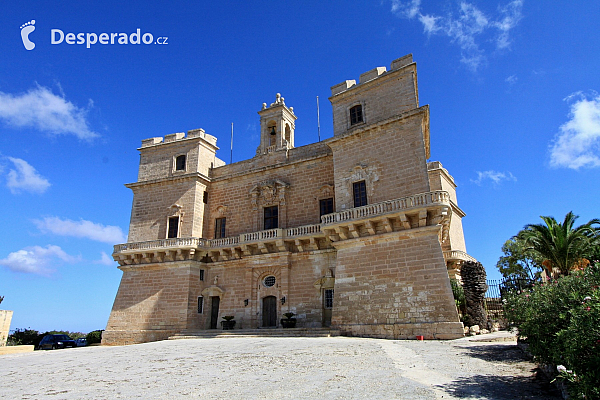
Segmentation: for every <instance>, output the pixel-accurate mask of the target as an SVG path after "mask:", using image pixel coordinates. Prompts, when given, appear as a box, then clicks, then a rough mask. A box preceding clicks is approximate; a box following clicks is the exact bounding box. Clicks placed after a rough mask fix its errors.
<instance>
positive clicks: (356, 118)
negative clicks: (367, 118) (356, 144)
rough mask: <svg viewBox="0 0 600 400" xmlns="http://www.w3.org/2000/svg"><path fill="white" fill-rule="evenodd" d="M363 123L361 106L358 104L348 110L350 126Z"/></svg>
mask: <svg viewBox="0 0 600 400" xmlns="http://www.w3.org/2000/svg"><path fill="white" fill-rule="evenodd" d="M361 122H364V119H363V111H362V105H360V104H358V105H356V106H354V107H352V108H351V109H350V125H356V124H358V123H361Z"/></svg>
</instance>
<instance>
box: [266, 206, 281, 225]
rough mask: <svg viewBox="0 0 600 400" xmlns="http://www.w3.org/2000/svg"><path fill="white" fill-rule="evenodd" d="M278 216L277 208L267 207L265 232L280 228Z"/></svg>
mask: <svg viewBox="0 0 600 400" xmlns="http://www.w3.org/2000/svg"><path fill="white" fill-rule="evenodd" d="M278 214H279V213H278V208H277V206H273V207H265V227H264V229H265V230H267V229H275V228H278V227H279V218H278Z"/></svg>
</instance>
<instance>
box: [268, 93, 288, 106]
mask: <svg viewBox="0 0 600 400" xmlns="http://www.w3.org/2000/svg"><path fill="white" fill-rule="evenodd" d="M279 105H285V102H284V98H283V97H281V93H277V94H276V95H275V103H271V107H273V106H279Z"/></svg>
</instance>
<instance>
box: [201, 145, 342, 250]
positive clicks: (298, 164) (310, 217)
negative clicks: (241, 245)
mask: <svg viewBox="0 0 600 400" xmlns="http://www.w3.org/2000/svg"><path fill="white" fill-rule="evenodd" d="M294 150H295V149H294ZM222 168H225V167H222ZM222 168H219V169H222ZM215 174H217V171H215ZM232 175H233V174H232ZM217 176H218V175H217ZM274 179H277V180H279V181H281V182H283V183H285V184H286V185H288V187H286V188H285V194H284V201H282V200H281V199H280V197H279V194H280V193H276V195H275V197H276V198H275V199H274V201H272V202H269V203H268V204H267V203H266V201H265V200H264V199H263V198H261V197H260V196H259V198H258V201H257V204H256V206H253V204H252V196H251V193H250V191H251V190H252V189H253V188H254V187H255V186H256V185H257V184H259V183H261V182H267V181H269V180H274ZM327 197H334V193H333V159H332V157H331V155H328V154H322V155H320V156H317V157H313V158H309V159H305V160H303V161H295V162H287V163H281V164H275V165H273V166H272V167H271V168H266V169H258V170H249V171H246V173H244V174H242V173H238V174H235V175H233V176H231V177H227V176H222V175H221V177H220V178H219V179H215V180H214V181H213V182H212V183H211V185H210V188H209V201H208V210H209V211H208V217H207V218H205V225H204V231H205V232H206V236H205V237H207V238H214V237H215V236H214V229H215V219H216V218H222V217H225V218H226V236H235V235H239V234H241V233H246V232H255V231H259V230H262V229H263V207H264V206H265V205H278V207H279V228H288V227H295V226H302V225H311V224H318V223H320V221H321V220H320V214H319V200H320V199H322V198H327Z"/></svg>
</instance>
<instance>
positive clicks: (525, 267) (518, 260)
mask: <svg viewBox="0 0 600 400" xmlns="http://www.w3.org/2000/svg"><path fill="white" fill-rule="evenodd" d="M502 252H503V253H504V255H503V256H502V257H500V259H499V260H498V262H497V263H496V268H498V270H499V271H500V273H501V274H502V276H503V277H504V278H506V279H510V280H515V279H516V280H527V281H536V280H539V278H540V274H541V272H542V268H543V267H542V262H543V261H544V259H543V258H542V257H541V256H540V255H539V254H538V253H536V252H534V251H533V250H531V249H529V248H528V247H527V245H526V244H525V242H524V240H523V239H522V238H520V237H519V236H518V235H517V236H513V237H512V238H510V239H508V240H507V241H506V242H504V245H503V246H502Z"/></svg>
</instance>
